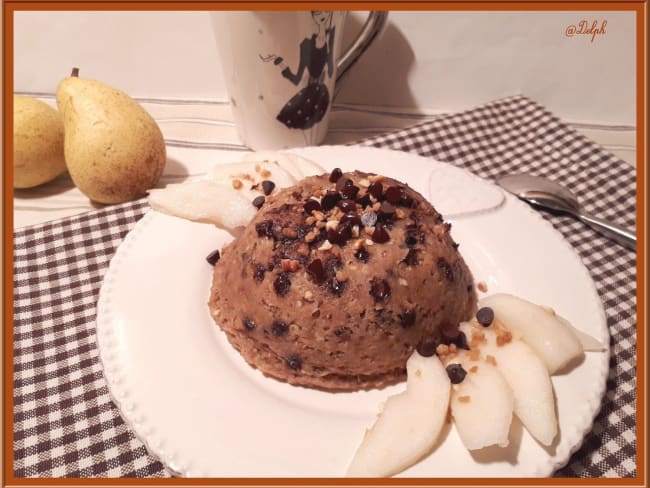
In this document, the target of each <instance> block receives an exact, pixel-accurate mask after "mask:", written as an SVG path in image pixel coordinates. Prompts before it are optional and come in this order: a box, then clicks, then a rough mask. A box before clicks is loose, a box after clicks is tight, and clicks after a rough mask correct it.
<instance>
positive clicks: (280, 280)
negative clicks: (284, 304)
mask: <svg viewBox="0 0 650 488" xmlns="http://www.w3.org/2000/svg"><path fill="white" fill-rule="evenodd" d="M290 288H291V279H289V275H288V274H287V273H285V272H282V273H279V274H278V276H277V277H276V278H275V281H273V289H274V290H275V293H276V294H277V295H278V296H281V297H283V296H285V295H286V294H287V293H289V289H290Z"/></svg>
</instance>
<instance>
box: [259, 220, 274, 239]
mask: <svg viewBox="0 0 650 488" xmlns="http://www.w3.org/2000/svg"><path fill="white" fill-rule="evenodd" d="M255 230H256V231H257V235H258V236H259V237H268V238H271V239H272V238H273V222H272V221H270V220H264V221H262V222H260V223H259V224H257V225H256V226H255Z"/></svg>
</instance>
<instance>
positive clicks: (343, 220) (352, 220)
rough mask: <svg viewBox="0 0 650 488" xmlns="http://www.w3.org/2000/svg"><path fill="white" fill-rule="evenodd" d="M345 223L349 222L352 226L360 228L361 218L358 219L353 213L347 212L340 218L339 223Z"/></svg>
mask: <svg viewBox="0 0 650 488" xmlns="http://www.w3.org/2000/svg"><path fill="white" fill-rule="evenodd" d="M346 222H350V224H352V225H358V226H361V217H359V216H358V215H357V214H356V213H354V212H348V213H346V214H345V215H344V216H343V217H341V223H342V224H345V223H346Z"/></svg>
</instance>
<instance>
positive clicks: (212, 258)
mask: <svg viewBox="0 0 650 488" xmlns="http://www.w3.org/2000/svg"><path fill="white" fill-rule="evenodd" d="M219 259H221V253H220V252H219V249H215V250H214V251H212V252H211V253H210V254H208V255H207V256H206V258H205V260H206V261H207V262H208V264H210V265H211V266H214V265H215V264H217V263H218V262H219Z"/></svg>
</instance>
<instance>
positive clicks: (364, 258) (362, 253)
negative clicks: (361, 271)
mask: <svg viewBox="0 0 650 488" xmlns="http://www.w3.org/2000/svg"><path fill="white" fill-rule="evenodd" d="M354 257H355V258H357V259H358V260H359V261H361V262H362V263H367V262H368V258H369V257H370V253H369V252H368V251H367V250H366V248H364V247H360V248H359V249H357V251H356V252H355V253H354Z"/></svg>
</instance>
